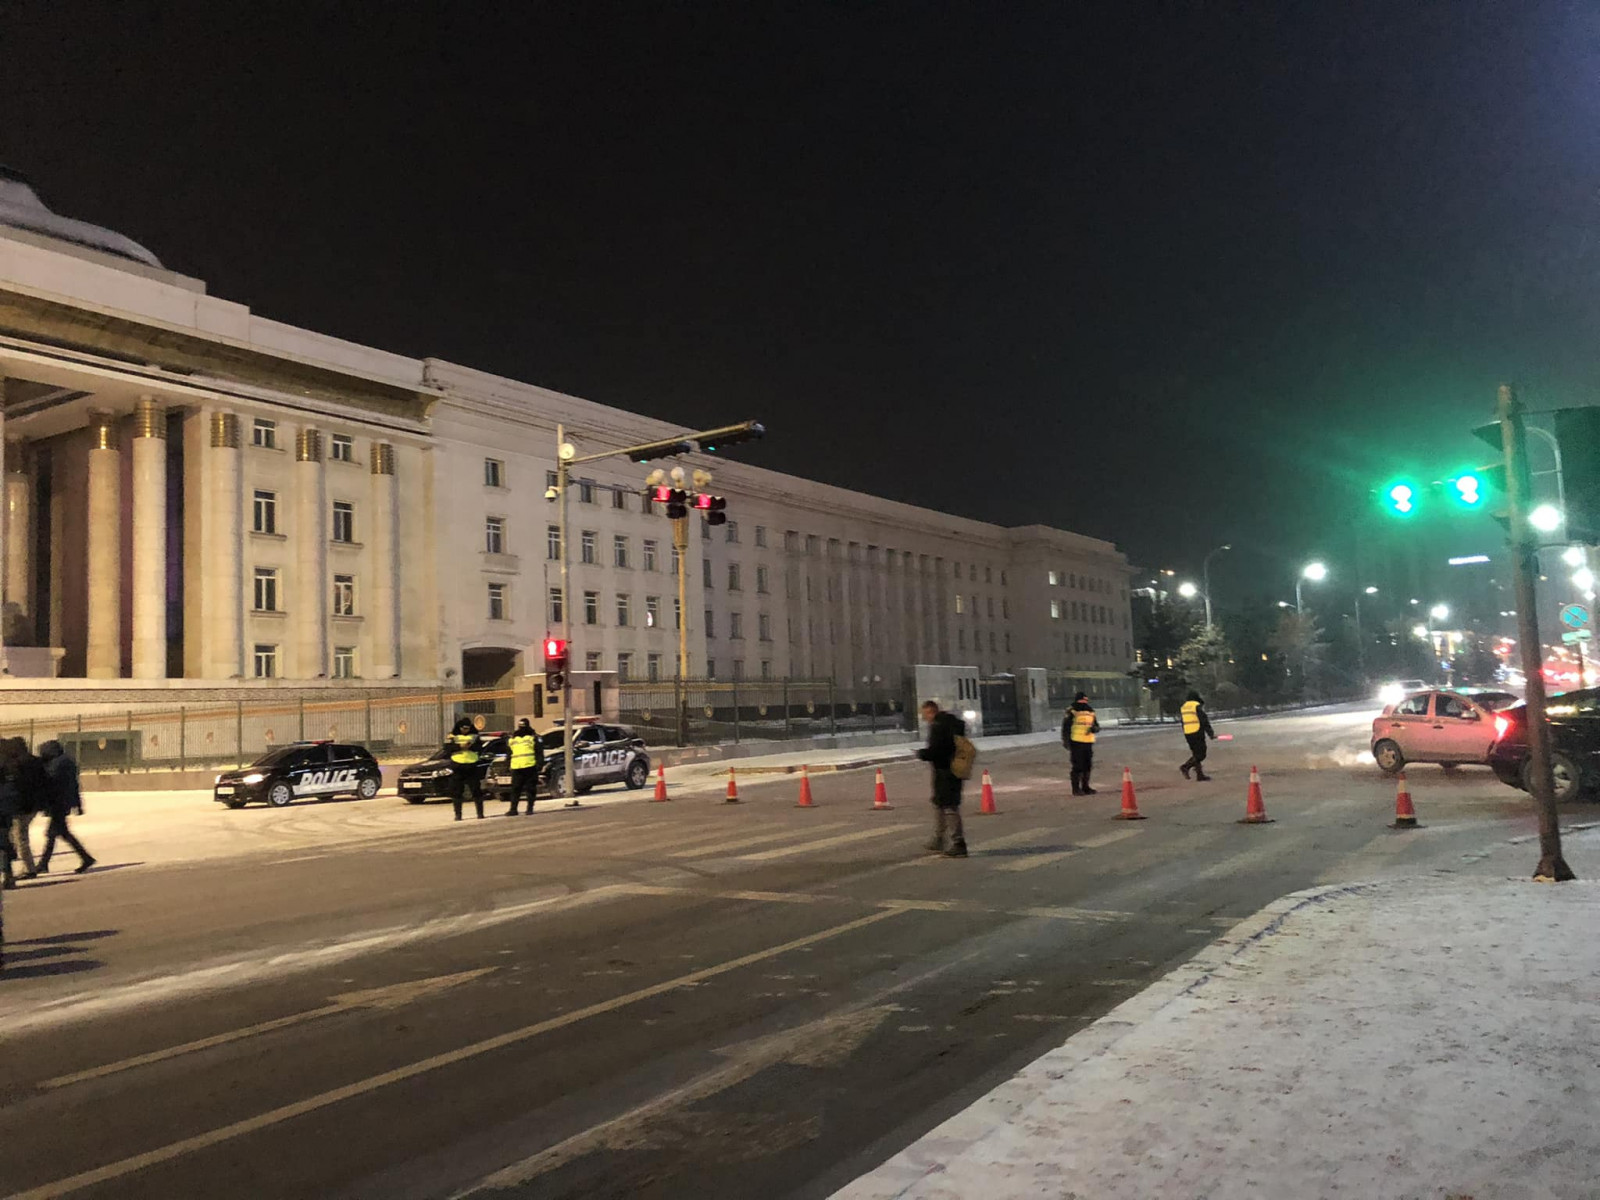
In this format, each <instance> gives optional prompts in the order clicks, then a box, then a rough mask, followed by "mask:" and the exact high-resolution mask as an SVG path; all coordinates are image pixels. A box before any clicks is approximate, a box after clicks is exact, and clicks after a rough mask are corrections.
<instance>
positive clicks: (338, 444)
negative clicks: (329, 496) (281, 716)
mask: <svg viewBox="0 0 1600 1200" xmlns="http://www.w3.org/2000/svg"><path fill="white" fill-rule="evenodd" d="M328 459H329V461H330V462H355V460H356V440H355V438H353V437H351V436H350V435H349V434H348V433H336V434H334V435H333V436H332V437H331V438H329V439H328ZM352 672H353V668H352ZM342 678H345V679H349V678H351V676H349V675H346V676H343V677H342Z"/></svg>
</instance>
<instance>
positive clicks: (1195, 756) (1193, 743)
mask: <svg viewBox="0 0 1600 1200" xmlns="http://www.w3.org/2000/svg"><path fill="white" fill-rule="evenodd" d="M1183 740H1184V741H1186V742H1188V743H1189V761H1188V762H1186V763H1184V764H1183V765H1184V766H1185V767H1188V768H1193V769H1194V770H1195V771H1198V772H1199V773H1200V774H1202V775H1204V774H1205V772H1204V771H1203V770H1201V768H1200V764H1201V763H1203V762H1205V760H1206V735H1205V734H1203V733H1186V734H1184V735H1183Z"/></svg>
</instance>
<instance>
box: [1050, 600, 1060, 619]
mask: <svg viewBox="0 0 1600 1200" xmlns="http://www.w3.org/2000/svg"><path fill="white" fill-rule="evenodd" d="M1050 619H1051V620H1052V621H1059V620H1060V619H1061V601H1059V600H1052V601H1050Z"/></svg>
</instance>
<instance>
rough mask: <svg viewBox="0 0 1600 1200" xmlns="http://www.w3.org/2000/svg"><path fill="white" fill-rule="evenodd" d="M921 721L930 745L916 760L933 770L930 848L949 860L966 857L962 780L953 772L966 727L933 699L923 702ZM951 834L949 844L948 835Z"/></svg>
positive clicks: (921, 751)
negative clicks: (946, 838) (923, 722)
mask: <svg viewBox="0 0 1600 1200" xmlns="http://www.w3.org/2000/svg"><path fill="white" fill-rule="evenodd" d="M922 719H923V720H924V721H926V722H927V724H928V744H927V745H926V746H924V747H923V748H922V749H921V750H919V751H917V757H918V758H920V759H922V761H923V762H925V763H927V764H928V765H929V766H930V767H932V768H933V812H934V823H933V840H932V841H930V842H929V843H928V849H929V850H931V851H933V852H934V853H935V854H943V855H944V856H945V857H946V858H965V857H967V835H966V831H965V830H964V829H963V828H962V826H961V779H962V777H961V776H960V775H958V774H957V773H956V771H955V770H954V769H953V766H954V763H955V759H956V754H957V751H958V746H959V743H958V741H957V739H960V741H962V742H965V741H966V735H967V727H966V724H965V723H964V722H963V721H962V720H961V718H960V717H958V716H956V715H955V713H950V712H942V711H940V709H939V706H938V704H936V703H934V701H932V700H925V701H923V703H922ZM946 833H948V834H949V839H950V840H949V843H948V845H946V842H945V835H946Z"/></svg>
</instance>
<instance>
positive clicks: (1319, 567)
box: [1294, 562, 1328, 612]
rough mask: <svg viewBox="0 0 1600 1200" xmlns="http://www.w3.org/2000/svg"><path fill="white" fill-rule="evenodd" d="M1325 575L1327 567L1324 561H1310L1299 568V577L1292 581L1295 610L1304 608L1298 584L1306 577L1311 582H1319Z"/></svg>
mask: <svg viewBox="0 0 1600 1200" xmlns="http://www.w3.org/2000/svg"><path fill="white" fill-rule="evenodd" d="M1327 577H1328V567H1327V564H1326V563H1320V562H1310V563H1307V564H1306V565H1305V566H1304V567H1303V568H1302V569H1301V571H1300V578H1299V579H1296V580H1295V581H1294V607H1295V611H1296V612H1300V611H1303V610H1304V608H1305V601H1304V600H1303V599H1302V597H1301V595H1300V584H1301V583H1302V582H1303V581H1304V580H1307V579H1309V580H1310V581H1311V582H1312V583H1321V582H1322V581H1323V580H1324V579H1326V578H1327Z"/></svg>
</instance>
